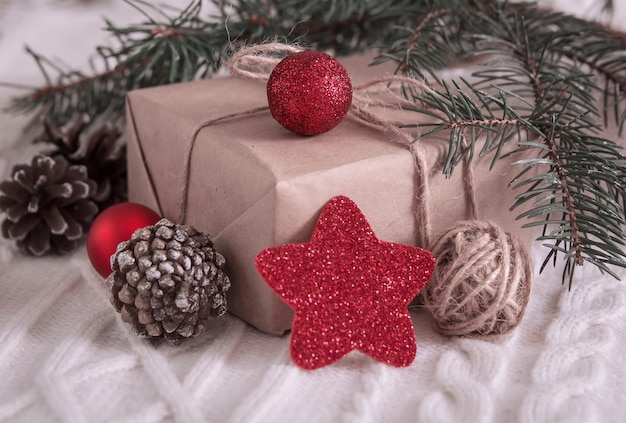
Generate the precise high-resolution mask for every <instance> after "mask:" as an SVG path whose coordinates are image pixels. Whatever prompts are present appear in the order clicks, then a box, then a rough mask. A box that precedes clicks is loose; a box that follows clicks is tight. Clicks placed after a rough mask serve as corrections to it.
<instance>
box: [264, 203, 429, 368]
mask: <svg viewBox="0 0 626 423" xmlns="http://www.w3.org/2000/svg"><path fill="white" fill-rule="evenodd" d="M255 265H256V268H257V270H258V271H259V273H260V274H261V276H262V277H263V279H265V281H266V282H267V284H268V285H269V286H270V287H271V288H272V289H273V290H274V292H276V293H277V294H278V295H279V296H280V297H281V298H282V299H283V300H284V301H285V302H286V303H287V304H288V305H289V306H290V307H291V308H293V310H294V319H293V326H292V330H291V357H292V359H293V361H294V363H296V364H297V365H299V366H301V367H303V368H305V369H316V368H319V367H322V366H326V365H328V364H331V363H333V362H335V361H337V360H339V359H340V358H341V357H343V356H344V355H346V354H347V353H348V352H350V351H352V350H355V349H356V350H359V351H362V352H364V353H365V354H368V355H369V356H371V357H373V358H375V359H376V360H378V361H381V362H384V363H387V364H391V365H393V366H397V367H401V366H408V365H409V364H411V362H412V361H413V359H414V358H415V353H416V351H417V346H416V344H415V334H414V332H413V324H412V322H411V318H410V316H409V310H408V305H409V303H410V302H411V300H413V298H415V296H416V295H417V293H418V292H419V291H420V290H421V289H422V288H423V287H424V285H426V282H428V280H429V279H430V276H431V275H432V273H433V270H434V268H435V258H434V256H433V255H432V254H431V253H429V252H428V251H426V250H423V249H421V248H418V247H412V246H409V245H403V244H396V243H393V242H384V241H381V240H379V239H378V238H377V237H376V235H375V234H374V232H373V231H372V228H371V227H370V225H369V223H368V222H367V220H366V218H365V216H364V215H363V213H361V210H359V208H358V207H357V205H356V204H355V203H354V202H353V201H352V200H350V199H349V198H347V197H343V196H340V197H335V198H333V199H332V200H331V201H330V202H328V204H327V205H326V206H325V207H324V209H323V210H322V212H321V214H320V217H319V219H318V221H317V223H316V225H315V229H314V231H313V236H312V237H311V241H310V242H308V243H304V244H290V245H284V246H281V247H274V248H268V249H266V250H264V251H262V252H261V253H260V254H259V255H258V256H257V257H256V260H255Z"/></svg>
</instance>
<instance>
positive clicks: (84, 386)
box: [0, 0, 626, 423]
mask: <svg viewBox="0 0 626 423" xmlns="http://www.w3.org/2000/svg"><path fill="white" fill-rule="evenodd" d="M561 2H562V3H563V4H565V5H567V6H569V3H568V0H562V1H561ZM183 3H186V2H184V1H183ZM588 3H589V4H590V3H591V2H588ZM616 3H618V2H616ZM618 6H619V5H618ZM128 10H129V8H128V6H125V5H124V4H123V3H122V2H121V1H113V0H112V1H102V2H99V1H93V2H91V1H90V2H87V1H70V0H54V1H53V0H45V1H44V0H39V1H37V0H31V1H24V0H22V1H14V2H7V1H6V0H4V1H2V0H0V24H1V25H2V26H1V28H0V57H2V60H0V81H13V82H20V83H25V82H30V83H33V84H36V83H38V81H39V76H38V74H37V70H36V68H35V65H34V64H32V63H30V61H29V60H28V59H27V58H26V59H25V58H24V57H23V56H25V55H24V54H23V53H21V52H19V50H21V49H22V46H23V44H24V43H28V44H30V45H32V47H34V48H35V49H36V50H38V51H41V52H43V53H47V52H52V55H58V56H61V57H63V58H64V59H66V60H67V61H70V62H72V63H77V64H82V63H84V57H85V56H86V55H87V54H88V53H89V52H90V51H91V50H89V49H87V50H85V48H84V47H81V45H83V44H84V45H85V46H93V45H95V44H96V43H98V42H100V41H102V34H101V32H100V31H99V28H100V27H101V26H102V25H101V24H100V22H101V19H100V16H101V15H106V16H109V17H111V18H112V19H113V20H114V21H118V22H129V21H132V20H133V18H135V17H136V15H133V14H132V13H130V14H129V12H128ZM46 19H47V20H46ZM62 22H66V23H65V25H61V23H62ZM53 28H54V31H53ZM76 31H79V32H80V37H77V33H76ZM72 34H73V35H72ZM74 38H81V41H80V43H79V44H77V46H76V47H75V48H72V47H70V46H71V41H70V40H73V39H74ZM58 43H66V46H65V48H64V49H63V48H60V47H59V46H58ZM18 53H19V54H18ZM16 93H19V91H15V90H10V89H7V88H0V106H1V107H2V108H4V107H5V106H6V104H7V102H8V100H9V98H10V96H11V95H14V94H16ZM23 123H24V118H23V117H17V118H16V117H15V116H13V115H9V114H7V113H2V114H0V178H2V179H5V178H7V177H8V175H9V172H10V169H11V167H12V165H13V164H16V163H22V162H27V161H29V160H30V157H31V155H32V154H33V152H34V151H36V150H37V148H38V147H33V146H32V145H29V144H28V143H27V142H26V141H24V140H21V135H20V134H21V132H20V131H21V128H22V125H23ZM544 253H545V251H544V250H543V249H542V248H541V247H539V246H535V247H534V248H533V251H532V255H533V259H534V261H535V263H537V264H539V263H541V260H542V258H543V255H544ZM535 272H537V270H535ZM619 274H620V276H621V277H622V279H626V271H620V272H619ZM560 277H561V270H560V269H549V270H547V271H546V272H545V273H544V274H542V275H538V274H535V281H534V291H533V293H532V296H531V301H530V304H529V306H528V309H527V311H526V316H525V318H524V321H523V322H522V324H521V325H520V326H519V327H518V328H517V329H516V330H515V332H514V333H513V334H512V335H510V336H508V337H505V338H502V339H497V340H477V339H466V338H451V337H444V336H442V335H439V334H437V333H436V332H435V331H434V329H433V328H432V321H431V320H430V317H429V316H428V314H427V313H426V312H425V311H424V310H418V311H416V312H413V313H412V314H411V317H412V319H413V323H414V326H415V336H416V338H417V342H418V352H417V357H416V359H415V361H414V362H413V364H412V365H411V366H409V367H407V368H402V369H396V368H392V367H389V366H386V365H384V364H381V363H378V362H376V361H374V360H372V359H370V358H368V357H367V356H365V355H363V354H360V353H356V352H353V353H350V354H349V355H348V356H347V357H345V358H344V359H342V360H340V361H339V362H338V363H336V364H334V365H331V366H329V367H325V368H322V369H319V370H316V371H304V370H301V369H299V368H297V367H296V366H294V365H293V364H292V363H291V360H290V357H289V350H288V348H289V339H288V337H282V338H278V337H272V336H268V335H265V334H262V333H260V332H259V331H257V330H255V329H254V328H252V327H250V326H249V325H247V324H246V323H244V322H242V321H241V320H239V319H238V318H236V317H233V316H230V315H227V316H226V317H224V318H221V319H218V320H213V322H212V323H211V326H210V327H209V330H207V331H206V332H205V333H204V334H202V335H201V336H200V337H199V338H195V339H193V340H191V341H187V342H185V343H183V344H182V345H181V346H179V347H172V346H167V345H158V346H155V345H153V344H152V343H150V342H148V341H145V340H142V339H138V338H137V337H135V335H134V334H133V333H132V331H131V329H130V328H129V327H128V326H127V325H126V324H124V323H123V322H122V321H121V319H120V317H119V315H118V314H117V313H116V312H115V311H114V309H113V307H112V306H111V305H110V304H109V301H108V294H107V292H106V289H105V287H104V282H103V280H102V278H101V277H100V276H99V275H98V274H97V273H96V272H95V271H94V270H92V268H91V266H90V264H89V261H88V259H87V254H86V252H85V250H84V248H81V249H80V250H78V251H76V252H75V253H74V254H72V255H70V256H67V257H44V258H39V259H34V258H31V257H27V256H24V255H23V254H21V253H20V252H18V251H17V249H16V248H15V246H14V245H13V244H12V243H10V242H9V241H7V240H5V239H1V238H0V422H25V423H30V422H77V423H78V422H88V423H97V422H185V423H187V422H189V423H192V422H246V423H247V422H424V423H438V422H441V423H444V422H446V423H447V422H476V423H483V422H484V423H488V422H493V423H499V422H520V423H534V422H550V423H560V422H598V423H604V422H609V423H613V422H615V423H618V422H623V421H624V416H625V415H626V401H625V400H624V398H625V396H624V392H626V354H624V351H626V285H624V283H625V282H623V281H622V282H620V281H617V280H615V279H613V278H612V277H610V276H608V275H602V274H600V273H599V272H597V271H596V270H595V269H592V268H591V267H588V268H585V269H584V270H582V271H581V272H580V273H579V275H578V278H577V280H576V281H575V283H574V285H573V287H572V289H571V291H568V290H567V287H565V286H562V285H561V282H560Z"/></svg>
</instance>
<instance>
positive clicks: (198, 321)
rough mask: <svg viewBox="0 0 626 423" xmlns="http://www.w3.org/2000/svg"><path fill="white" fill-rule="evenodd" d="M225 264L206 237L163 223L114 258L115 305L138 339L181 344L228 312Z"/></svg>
mask: <svg viewBox="0 0 626 423" xmlns="http://www.w3.org/2000/svg"><path fill="white" fill-rule="evenodd" d="M225 263H226V260H225V259H224V257H223V256H222V255H221V254H220V253H219V252H217V251H216V250H215V249H213V242H212V241H211V238H210V237H209V236H208V235H205V234H203V233H202V232H199V231H197V230H196V229H194V228H193V227H191V226H183V225H176V224H174V223H173V222H171V221H169V220H168V219H161V220H160V221H159V222H157V223H156V224H155V225H152V226H146V227H145V228H141V229H138V230H136V231H135V233H133V235H132V237H131V238H130V240H128V241H125V242H122V243H120V244H119V245H118V247H117V251H116V252H115V254H114V255H113V256H111V268H112V269H113V272H112V273H111V275H109V277H108V278H107V280H106V283H107V286H108V287H109V289H110V291H111V303H112V304H113V306H114V307H115V309H116V310H117V311H118V312H120V313H121V315H122V320H124V321H125V322H127V323H130V324H132V325H133V327H134V328H135V331H136V332H137V334H138V335H142V336H149V337H152V338H165V339H166V340H167V341H168V342H170V343H173V344H178V343H180V342H181V341H182V340H183V339H185V338H189V337H192V336H196V335H198V334H199V333H201V332H202V331H203V330H204V329H205V327H206V323H207V320H208V318H209V317H210V316H221V315H222V314H224V313H225V312H226V298H225V296H224V294H225V292H226V291H227V290H228V288H229V287H230V281H229V279H228V277H227V276H226V275H225V274H224V272H223V271H222V269H223V268H224V265H225Z"/></svg>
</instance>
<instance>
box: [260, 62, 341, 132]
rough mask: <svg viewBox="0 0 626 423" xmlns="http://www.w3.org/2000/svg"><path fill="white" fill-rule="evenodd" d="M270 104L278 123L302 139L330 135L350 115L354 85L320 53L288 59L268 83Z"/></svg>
mask: <svg viewBox="0 0 626 423" xmlns="http://www.w3.org/2000/svg"><path fill="white" fill-rule="evenodd" d="M267 101H268V103H269V107H270V112H271V113H272V116H273V117H274V119H276V121H278V123H280V124H281V125H282V126H284V127H285V128H287V129H289V130H290V131H293V132H295V133H297V134H301V135H317V134H321V133H324V132H326V131H330V130H331V129H333V128H334V127H335V126H337V125H338V124H339V123H340V122H341V121H342V120H343V118H344V117H345V116H346V114H347V113H348V109H349V108H350V104H351V102H352V84H351V83H350V76H349V75H348V72H347V71H346V69H345V68H344V67H343V65H342V64H341V63H339V62H338V61H337V60H336V59H335V58H333V57H332V56H329V55H328V54H326V53H322V52H319V51H310V50H307V51H303V52H300V53H295V54H292V55H290V56H287V57H285V58H284V59H283V60H281V61H280V62H279V63H278V64H277V65H276V67H275V68H274V70H273V71H272V73H271V75H270V77H269V80H268V81H267Z"/></svg>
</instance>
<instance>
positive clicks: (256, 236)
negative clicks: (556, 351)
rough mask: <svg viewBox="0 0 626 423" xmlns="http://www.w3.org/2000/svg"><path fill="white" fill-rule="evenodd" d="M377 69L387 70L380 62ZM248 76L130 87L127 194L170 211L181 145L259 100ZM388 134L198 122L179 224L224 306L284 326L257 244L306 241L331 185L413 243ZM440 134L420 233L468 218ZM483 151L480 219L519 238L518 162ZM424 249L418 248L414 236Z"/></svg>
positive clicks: (405, 158)
mask: <svg viewBox="0 0 626 423" xmlns="http://www.w3.org/2000/svg"><path fill="white" fill-rule="evenodd" d="M369 59H371V57H370V58H363V57H352V58H349V59H346V60H343V62H344V65H345V66H346V68H347V69H348V71H349V72H350V71H354V70H357V71H356V72H350V73H351V75H352V80H353V84H355V83H360V82H364V81H366V80H369V79H371V78H373V77H374V76H381V72H384V71H381V70H380V69H378V67H374V68H372V67H369V68H368V67H367V64H368V63H369ZM386 70H389V68H387V69H386ZM266 105H267V100H266V94H265V85H264V84H262V83H260V82H258V81H250V80H242V79H234V78H215V79H211V80H202V81H195V82H189V83H183V84H176V85H169V86H161V87H155V88H147V89H141V90H136V91H132V92H130V93H129V95H128V99H127V117H128V120H127V121H128V128H129V129H128V166H129V169H128V171H129V196H130V200H131V201H134V202H138V203H142V204H145V205H147V206H149V207H151V208H153V209H154V210H156V211H159V212H160V213H162V215H163V216H165V217H167V218H169V219H172V220H176V219H177V218H178V216H179V213H180V210H179V206H178V202H179V201H180V196H181V194H182V192H183V190H184V186H185V157H184V154H183V151H184V150H185V149H186V148H187V147H188V146H189V144H190V143H191V142H192V135H193V133H194V130H195V129H196V128H197V127H198V126H200V125H201V124H202V123H203V122H206V121H207V120H210V119H213V118H217V117H221V116H225V115H229V114H232V113H239V112H242V111H245V110H249V109H252V108H255V107H260V106H266ZM391 136H392V134H390V133H385V131H383V130H381V129H379V128H375V127H372V126H370V125H366V124H363V123H361V122H358V121H356V120H355V119H351V118H350V117H348V118H346V119H345V120H344V121H343V122H342V123H341V124H340V125H339V126H338V127H336V128H335V129H333V130H332V131H330V132H328V133H325V134H322V135H319V136H316V137H312V138H310V137H302V136H299V135H295V134H292V133H291V132H289V131H287V130H286V129H284V128H282V127H281V126H280V125H279V124H278V123H277V122H276V121H274V120H273V118H272V117H271V115H270V113H269V112H260V113H257V114H254V115H249V116H245V117H240V118H235V119H230V120H228V121H224V122H220V123H217V124H214V125H211V126H208V127H206V128H203V129H201V130H200V131H199V133H198V135H197V138H196V139H195V144H194V146H193V156H192V159H191V163H190V173H189V189H188V193H187V194H188V199H187V207H186V216H185V219H184V222H177V223H185V224H191V225H193V226H195V227H196V228H197V229H199V230H201V231H204V232H206V233H208V234H210V235H211V236H212V237H213V240H214V243H215V246H216V248H217V249H218V250H219V251H220V252H222V254H224V256H225V257H226V259H227V269H226V270H227V273H228V275H229V277H230V279H231V282H232V287H231V289H230V290H229V292H228V296H227V297H228V307H229V310H230V311H231V312H232V313H234V314H235V315H237V316H239V317H241V318H242V319H244V320H246V321H247V322H249V323H250V324H252V325H253V326H255V327H257V328H258V329H260V330H262V331H263V332H266V333H269V334H276V335H278V334H282V333H284V332H285V331H286V330H288V329H289V328H290V327H291V321H292V318H293V313H292V311H291V309H290V308H289V307H288V306H287V305H286V304H285V303H284V302H283V301H282V300H281V299H280V298H279V297H277V296H276V295H275V294H274V293H273V292H272V291H271V290H270V288H269V287H268V286H267V285H266V284H265V282H264V281H263V280H262V279H261V278H260V276H259V275H258V273H257V271H256V269H255V267H254V258H255V256H256V255H257V254H258V253H259V252H261V251H262V250H263V249H265V248H268V247H271V246H276V245H282V244H287V243H300V242H308V241H309V239H310V236H311V234H312V232H313V227H314V224H315V221H316V219H317V217H318V215H319V212H320V211H321V209H322V207H323V206H324V205H325V204H326V202H328V201H329V200H330V199H331V198H332V197H334V196H336V195H346V196H348V197H350V198H351V199H353V200H354V201H355V202H356V203H357V204H358V205H359V207H360V208H361V210H362V211H363V213H364V214H365V216H366V217H367V219H368V220H369V222H370V224H371V226H372V228H373V230H374V232H375V233H376V235H377V236H378V237H379V238H380V239H382V240H385V241H391V242H398V243H404V244H411V245H416V244H417V239H418V237H417V235H416V234H417V231H420V230H421V229H422V228H420V227H419V226H418V224H417V222H416V219H415V213H414V212H415V207H416V204H417V203H416V195H419V193H418V192H416V189H417V186H419V185H418V183H419V181H418V180H417V176H416V171H415V164H414V160H413V156H412V154H411V153H410V151H409V150H408V149H407V148H406V147H404V146H402V145H400V144H397V143H394V142H392V141H390V137H391ZM447 145H448V139H447V138H445V135H442V138H440V139H433V138H430V139H428V141H427V142H424V143H423V144H422V148H423V152H424V154H425V159H426V164H427V173H428V177H429V187H430V192H431V200H430V203H429V208H428V210H427V212H428V213H429V216H430V219H431V225H432V230H431V233H430V238H431V240H432V241H435V240H436V239H437V238H438V234H440V233H442V232H443V231H444V230H446V229H447V228H449V227H450V226H452V224H453V223H454V222H456V221H458V220H464V219H468V218H470V217H471V216H470V215H469V209H468V201H467V198H466V192H465V188H464V183H463V171H462V169H461V166H459V167H458V168H457V169H456V171H455V174H454V175H453V177H452V178H449V179H447V178H445V177H444V175H443V174H442V172H441V169H442V166H443V160H444V158H445V154H446V150H447ZM485 161H491V156H487V157H484V158H476V159H474V163H475V170H474V172H475V173H474V177H475V183H476V186H477V196H478V206H479V215H478V216H477V217H478V218H480V219H490V220H493V221H496V222H498V223H500V224H501V225H502V226H503V227H504V228H506V229H507V231H509V232H512V233H515V234H517V235H518V236H520V237H521V238H522V239H524V240H526V241H527V243H529V242H530V240H531V238H532V233H531V232H532V231H529V230H527V229H521V225H522V224H523V222H520V221H516V220H515V216H516V215H517V214H518V213H519V211H517V210H516V211H515V212H510V211H509V207H510V206H511V205H512V204H513V202H514V196H515V193H514V192H513V191H512V190H511V189H510V188H509V187H508V186H507V184H508V183H509V182H510V181H511V179H512V178H513V176H514V175H515V173H516V172H517V171H519V168H513V167H511V166H510V160H508V159H507V160H500V161H499V162H498V163H497V164H496V166H495V168H493V169H492V170H491V171H489V170H488V169H489V164H488V163H485ZM422 247H427V246H422Z"/></svg>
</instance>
